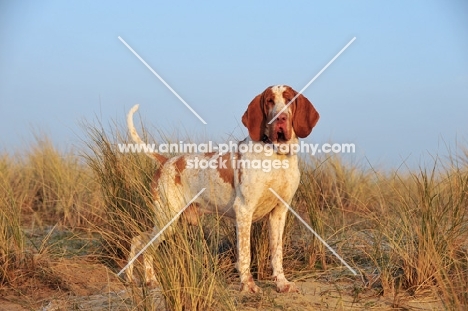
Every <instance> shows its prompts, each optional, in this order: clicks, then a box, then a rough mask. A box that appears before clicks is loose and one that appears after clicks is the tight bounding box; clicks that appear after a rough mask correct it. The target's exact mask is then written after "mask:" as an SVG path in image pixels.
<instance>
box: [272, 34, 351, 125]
mask: <svg viewBox="0 0 468 311" xmlns="http://www.w3.org/2000/svg"><path fill="white" fill-rule="evenodd" d="M354 40H356V37H354V38H352V39H351V41H349V42H348V44H346V45H345V47H344V48H342V49H341V51H339V52H338V54H336V55H335V57H333V58H332V59H331V61H329V62H328V64H326V65H325V67H323V68H322V70H320V71H319V73H317V74H316V75H315V77H313V78H312V80H310V81H309V83H307V84H306V86H304V87H303V88H302V90H300V91H299V93H297V94H296V96H294V97H293V99H291V100H290V101H289V103H288V104H287V105H286V106H284V107H283V109H281V110H280V112H278V113H277V114H276V116H274V118H273V119H271V120H270V122H268V124H271V123H273V121H274V120H276V118H278V116H279V115H280V114H281V113H282V112H283V111H285V110H286V109H287V108H288V106H289V105H291V103H292V102H293V101H294V100H296V98H297V97H299V95H301V94H302V92H304V91H305V90H306V89H307V88H308V87H309V86H310V85H311V84H312V82H314V81H315V79H317V78H318V77H319V76H320V75H321V74H322V72H324V71H325V69H327V68H328V66H330V65H331V64H332V63H333V62H334V61H335V60H336V59H337V58H338V56H340V55H341V53H343V52H344V51H345V50H346V49H347V48H348V46H350V45H351V43H353V41H354Z"/></svg>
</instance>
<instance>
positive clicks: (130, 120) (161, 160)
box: [127, 104, 167, 164]
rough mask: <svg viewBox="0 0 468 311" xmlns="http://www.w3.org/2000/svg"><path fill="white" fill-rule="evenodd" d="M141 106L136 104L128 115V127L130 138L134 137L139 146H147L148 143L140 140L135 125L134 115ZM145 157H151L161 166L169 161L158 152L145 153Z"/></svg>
mask: <svg viewBox="0 0 468 311" xmlns="http://www.w3.org/2000/svg"><path fill="white" fill-rule="evenodd" d="M139 106H140V105H138V104H136V105H135V106H133V107H132V109H130V111H129V112H128V115H127V126H128V131H129V132H130V136H131V137H132V140H133V142H134V143H135V144H139V145H146V143H145V142H144V141H143V140H142V139H141V138H140V135H138V132H137V131H136V129H135V125H134V124H133V114H134V113H135V112H136V111H137V110H138V107H139ZM145 155H147V156H148V157H150V158H151V159H153V160H156V161H157V162H159V163H160V164H163V163H164V162H166V161H167V158H166V157H165V156H163V155H162V154H159V153H157V152H152V153H148V152H145Z"/></svg>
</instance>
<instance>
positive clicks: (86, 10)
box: [0, 0, 468, 166]
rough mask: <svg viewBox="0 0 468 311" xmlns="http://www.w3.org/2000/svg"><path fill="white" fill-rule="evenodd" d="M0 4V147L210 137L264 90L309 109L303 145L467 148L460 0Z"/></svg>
mask: <svg viewBox="0 0 468 311" xmlns="http://www.w3.org/2000/svg"><path fill="white" fill-rule="evenodd" d="M174 3H176V4H169V2H162V1H161V2H159V1H138V2H131V3H130V2H129V1H125V2H124V1H0V47H1V48H0V113H1V116H2V122H0V132H1V133H2V135H1V136H0V146H1V148H2V149H3V150H5V149H10V150H11V148H18V149H20V150H21V148H23V147H22V146H24V145H25V144H27V142H29V141H30V140H31V139H32V134H31V133H32V130H33V129H42V130H45V131H46V132H47V133H48V134H49V136H50V137H51V138H52V140H53V141H54V142H56V144H57V145H60V146H64V145H65V146H67V145H73V144H79V143H80V137H83V136H84V134H83V130H82V129H81V128H80V126H79V123H80V121H82V120H83V119H86V120H93V119H95V118H96V117H97V118H98V119H99V120H101V122H102V123H103V124H107V123H110V122H113V120H117V121H119V122H121V121H122V122H123V120H124V116H125V114H126V112H127V110H128V109H129V108H130V107H131V106H133V105H134V104H135V103H139V104H140V113H141V115H142V117H143V122H144V123H145V124H146V125H148V126H151V127H152V128H154V130H155V131H156V129H161V130H162V131H164V132H166V133H169V134H170V133H177V131H179V132H180V133H181V135H182V136H183V135H185V133H189V134H190V135H195V136H201V137H209V138H211V139H213V140H217V141H223V140H224V139H227V137H228V136H229V135H230V134H232V133H234V136H236V137H238V138H241V137H242V136H244V135H245V134H246V133H247V132H246V131H245V129H244V128H243V126H242V123H241V122H240V119H241V116H242V114H243V113H244V111H245V109H246V107H247V105H248V103H249V102H250V100H251V99H252V98H253V97H254V96H255V95H257V94H258V93H260V92H262V91H263V90H264V89H265V88H266V87H267V86H269V85H273V84H287V85H290V86H292V87H293V88H295V89H296V90H300V89H301V88H302V87H303V86H304V85H306V84H307V82H309V81H310V79H312V77H314V76H315V75H316V74H317V73H318V72H319V71H320V70H321V69H322V68H323V66H325V64H327V63H328V61H329V60H330V59H331V58H332V57H333V56H334V55H335V54H336V53H338V51H340V49H341V48H342V47H343V46H345V45H346V43H348V42H349V41H350V40H351V39H352V38H353V37H356V41H354V43H353V44H351V46H350V47H349V48H348V49H347V50H346V51H345V52H344V53H343V54H342V55H341V56H340V57H339V58H338V59H337V60H336V61H335V62H334V63H333V64H332V65H331V66H330V67H329V68H328V69H327V70H326V71H325V72H324V73H323V74H322V75H321V76H320V77H319V78H318V79H317V80H316V81H315V82H314V83H312V85H311V86H310V87H309V88H308V89H307V90H306V91H305V92H304V95H305V96H306V97H308V98H309V99H310V100H311V101H312V102H313V103H314V105H315V107H316V108H317V110H318V111H319V112H320V114H321V119H320V121H319V123H318V124H317V127H316V128H315V129H314V131H313V133H312V135H311V136H310V137H308V138H307V141H308V142H326V141H331V142H338V143H341V142H350V143H355V144H356V148H357V154H356V155H355V156H353V157H354V158H356V159H358V160H360V159H365V158H366V157H367V158H368V159H369V161H370V162H371V163H373V164H376V165H378V164H384V165H389V166H397V165H399V164H401V163H402V162H403V160H404V159H406V158H408V157H409V160H408V161H409V162H411V163H419V161H421V159H422V158H425V157H427V155H428V154H432V155H436V154H439V155H441V156H443V155H444V154H447V148H446V146H445V145H446V144H448V145H450V146H451V147H452V148H454V149H456V147H455V142H457V141H458V142H459V143H460V144H461V145H464V146H465V147H468V142H467V138H468V128H467V122H466V119H467V116H468V2H466V1H461V0H460V1H430V0H428V1H386V2H382V1H327V2H325V1H321V2H318V1H295V2H292V3H288V2H285V1H268V2H267V1H252V3H251V2H250V1H249V2H247V1H245V2H243V1H236V2H229V3H227V2H223V3H221V2H218V3H215V2H195V1H179V2H174ZM118 36H121V37H122V38H123V39H124V40H125V41H126V42H127V43H128V44H129V45H130V46H132V47H133V48H134V49H135V51H137V52H138V53H139V54H140V55H141V56H142V57H143V58H144V59H145V60H146V62H147V63H148V64H149V65H150V66H152V67H153V69H154V70H155V71H156V72H158V73H159V74H160V75H161V76H162V77H163V78H164V79H165V80H166V81H167V82H168V83H169V84H170V85H171V86H172V87H173V88H174V89H175V90H176V91H177V92H178V93H179V94H180V95H181V96H182V97H183V98H184V99H185V100H186V101H187V102H188V103H189V104H190V105H191V106H192V107H193V108H194V109H195V110H196V111H197V112H198V113H199V114H200V115H201V116H202V117H203V118H204V119H205V120H206V121H207V123H208V125H203V124H201V123H200V121H199V120H198V119H197V118H196V117H195V116H194V115H193V114H192V113H191V112H190V111H189V110H188V109H187V108H186V107H185V106H183V104H182V103H181V102H180V101H179V100H178V99H177V98H176V97H175V96H174V95H173V94H172V93H171V92H170V91H169V90H168V89H167V88H166V87H165V86H164V85H163V84H162V83H161V82H160V81H159V80H157V78H156V77H155V76H154V75H153V74H152V73H151V72H150V71H149V70H148V69H147V68H146V67H145V66H144V65H143V64H142V63H141V62H140V61H139V60H138V59H137V58H136V57H135V56H134V55H133V54H132V53H131V52H130V51H129V50H128V49H127V48H126V47H125V46H124V45H123V44H122V43H121V42H120V41H119V40H118Z"/></svg>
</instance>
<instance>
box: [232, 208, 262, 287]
mask: <svg viewBox="0 0 468 311" xmlns="http://www.w3.org/2000/svg"><path fill="white" fill-rule="evenodd" d="M246 210H247V209H242V208H241V209H236V231H237V253H238V255H237V256H238V258H237V270H238V271H239V274H240V281H241V286H240V291H241V292H250V293H258V292H260V291H261V289H260V287H258V286H257V285H256V284H255V282H254V280H253V277H252V274H251V273H250V230H251V227H252V213H251V212H250V211H248V212H246Z"/></svg>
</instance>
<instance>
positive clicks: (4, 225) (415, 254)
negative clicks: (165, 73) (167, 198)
mask: <svg viewBox="0 0 468 311" xmlns="http://www.w3.org/2000/svg"><path fill="white" fill-rule="evenodd" d="M85 131H86V138H85V139H84V141H85V146H84V147H82V150H78V151H76V150H67V151H59V150H58V149H56V148H55V147H54V146H53V144H52V143H51V142H50V141H49V140H47V139H46V137H43V139H38V140H37V141H36V143H35V144H33V145H32V146H31V147H29V149H27V150H26V151H25V152H22V154H21V155H11V154H6V153H5V154H2V155H0V229H1V230H0V288H1V287H12V288H14V287H15V286H17V284H18V283H17V282H18V275H24V276H25V277H26V276H28V275H31V270H32V269H37V265H36V266H35V258H37V255H38V254H39V255H44V253H45V252H47V250H48V248H47V247H42V246H40V247H38V246H37V243H31V238H30V237H29V235H28V232H30V231H31V230H33V229H34V228H40V227H45V226H50V225H52V226H55V225H57V226H60V227H61V228H68V229H70V230H73V231H83V232H90V233H92V234H93V236H94V237H97V239H98V240H99V245H100V252H99V254H98V255H96V254H94V255H93V256H94V257H93V258H96V260H99V261H100V262H104V263H105V264H106V265H107V266H108V267H110V269H112V270H113V271H115V272H117V271H119V270H120V269H121V268H122V267H123V266H124V265H125V263H126V259H127V255H128V250H129V245H130V241H131V238H132V237H133V236H135V235H136V234H138V233H142V232H145V231H147V230H148V229H149V228H151V227H152V225H153V223H152V219H154V217H158V215H155V214H154V211H153V209H152V199H151V187H150V185H151V179H152V177H153V174H154V173H155V171H156V170H157V169H158V167H157V165H156V163H155V162H154V161H152V160H151V159H150V158H148V157H146V156H144V155H141V154H131V153H127V154H123V153H120V152H119V151H118V150H117V148H116V144H117V143H122V142H126V141H128V139H127V135H126V134H124V133H126V130H125V128H124V127H121V126H114V129H113V130H110V131H109V130H107V131H105V130H104V129H103V127H102V126H101V125H94V124H87V125H86V126H85ZM145 139H146V140H148V141H152V139H151V137H148V135H146V134H145ZM174 140H175V139H174ZM467 160H468V154H467V152H464V153H463V152H462V153H461V155H457V156H455V155H453V157H452V158H450V159H444V160H440V159H437V160H436V161H434V165H433V166H432V167H422V168H420V169H416V170H414V169H409V168H405V167H404V166H402V168H399V169H398V170H397V171H383V170H378V169H375V168H372V167H370V166H369V165H368V164H367V163H366V164H364V165H362V164H356V163H353V162H348V161H346V160H344V159H341V158H340V157H337V156H331V157H319V158H311V159H305V161H304V162H303V163H301V167H302V177H301V183H300V186H299V189H298V192H297V194H296V197H295V199H294V200H293V203H292V206H293V208H294V209H295V210H296V211H298V213H299V214H300V215H301V216H302V217H303V218H304V219H305V220H306V221H307V222H308V223H309V224H310V225H311V226H312V227H313V228H314V229H315V230H316V231H317V232H318V233H319V234H320V235H321V236H322V237H323V238H324V239H325V240H327V242H328V243H329V244H330V245H331V246H332V247H333V248H334V249H335V250H336V251H337V252H338V253H339V254H341V255H342V256H343V258H344V259H345V260H346V261H347V262H348V263H349V264H350V265H351V266H353V267H354V268H355V269H356V270H358V271H359V272H360V274H361V276H360V277H359V278H357V280H361V279H362V280H363V281H364V282H363V283H362V285H360V286H361V287H362V288H361V289H360V290H366V289H370V288H372V289H376V290H377V291H378V292H379V293H380V294H381V295H383V296H388V297H394V300H395V301H396V303H395V306H397V307H399V306H401V304H399V303H398V299H399V297H401V296H404V295H406V296H419V295H431V296H432V297H436V298H437V299H439V300H440V301H441V303H443V305H444V306H445V307H446V309H463V308H466V307H467V306H468V294H467V292H468V219H467V216H468V215H467V212H468V198H467V195H468V161H467ZM267 237H268V231H267V225H266V223H265V222H264V221H260V222H258V223H256V224H254V226H253V233H252V239H253V240H252V241H253V242H252V256H253V258H252V259H253V260H252V270H253V271H252V272H253V274H254V277H255V278H257V279H259V280H264V281H266V282H269V281H270V282H271V280H270V275H271V268H270V266H269V260H268V256H269V255H268V239H267ZM284 239H285V240H284V243H285V248H284V252H285V272H286V274H287V276H288V277H289V278H290V279H292V280H301V279H304V278H306V277H313V276H314V275H315V274H316V273H319V272H320V273H327V271H336V270H338V271H340V273H341V275H346V276H347V277H351V276H350V273H349V272H347V270H346V269H345V268H343V267H342V266H341V264H340V263H339V262H338V261H337V259H336V258H334V257H333V255H332V254H330V253H329V252H328V250H326V248H325V247H324V246H323V245H322V244H321V243H320V242H319V241H318V240H317V239H315V238H314V237H313V235H312V234H310V233H309V232H308V231H307V229H305V228H304V227H303V226H302V225H301V224H300V223H299V222H297V220H296V219H295V218H294V217H293V216H292V215H289V216H288V221H287V226H286V230H285V237H284ZM39 244H41V243H39ZM42 244H44V245H45V244H47V241H45V242H44V243H42ZM234 246H235V231H234V226H233V224H232V222H229V221H225V220H219V219H216V217H204V218H203V219H202V221H201V224H200V225H199V226H195V227H192V226H189V225H187V224H185V223H183V222H180V223H179V224H178V227H177V230H176V231H175V234H174V236H173V237H172V238H171V239H169V240H167V241H165V242H164V243H162V244H161V245H159V246H158V247H156V248H153V249H150V250H149V251H151V252H152V253H153V255H154V257H155V262H154V265H155V270H156V271H157V278H158V282H159V285H160V287H161V293H162V295H163V297H164V301H165V305H166V307H167V308H168V309H170V310H201V309H203V310H210V309H211V310H234V309H236V307H237V306H239V304H240V303H241V302H240V301H239V300H238V298H236V297H237V296H236V295H234V294H233V290H234V291H235V290H236V289H237V288H238V278H237V273H236V272H235V270H234V261H235V258H236V250H235V247H234ZM43 258H47V257H43ZM51 260H52V259H51ZM136 266H137V267H139V268H138V269H136V270H137V272H138V273H139V274H140V275H141V274H142V272H143V271H142V270H141V265H139V264H137V265H136ZM33 274H34V273H33ZM36 274H37V273H36ZM123 282H124V281H123ZM127 285H128V288H130V289H131V292H132V293H133V294H132V295H133V297H134V302H135V305H136V307H135V308H136V309H140V310H151V309H153V308H155V306H154V305H153V304H154V299H153V298H154V291H152V290H151V288H149V287H147V286H142V287H139V286H136V285H135V284H133V285H132V284H127Z"/></svg>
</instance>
